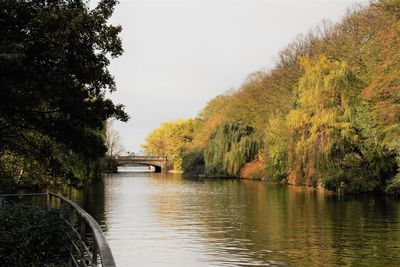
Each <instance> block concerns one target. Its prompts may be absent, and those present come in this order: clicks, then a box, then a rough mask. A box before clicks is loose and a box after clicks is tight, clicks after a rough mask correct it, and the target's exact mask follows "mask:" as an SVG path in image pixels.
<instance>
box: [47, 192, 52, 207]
mask: <svg viewBox="0 0 400 267" xmlns="http://www.w3.org/2000/svg"><path fill="white" fill-rule="evenodd" d="M46 200H47V211H51V195H50V193H47V195H46Z"/></svg>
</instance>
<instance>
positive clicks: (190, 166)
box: [182, 149, 204, 177]
mask: <svg viewBox="0 0 400 267" xmlns="http://www.w3.org/2000/svg"><path fill="white" fill-rule="evenodd" d="M182 170H183V173H184V174H185V176H188V177H189V176H198V175H200V174H203V173H204V156H203V151H201V150H199V149H194V150H190V151H188V152H185V153H183V159H182Z"/></svg>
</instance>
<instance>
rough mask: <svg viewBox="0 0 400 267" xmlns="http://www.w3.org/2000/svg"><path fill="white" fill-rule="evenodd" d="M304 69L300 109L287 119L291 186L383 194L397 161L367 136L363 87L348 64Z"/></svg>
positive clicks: (314, 63) (307, 64)
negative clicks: (386, 180) (381, 191)
mask: <svg viewBox="0 0 400 267" xmlns="http://www.w3.org/2000/svg"><path fill="white" fill-rule="evenodd" d="M302 65H303V67H304V70H305V74H304V76H303V77H302V78H301V79H300V82H299V86H298V88H297V91H296V92H297V94H298V99H297V102H296V107H295V108H294V109H293V110H291V111H290V112H289V114H288V116H287V125H288V128H289V131H290V140H289V181H290V182H292V183H306V184H316V183H320V184H322V185H323V186H325V187H327V188H330V189H334V190H346V191H374V190H379V189H381V187H382V186H383V184H384V183H385V180H384V179H386V178H387V177H385V176H387V175H390V173H391V172H392V171H393V168H392V166H393V157H392V155H391V154H390V153H389V154H388V153H385V150H384V149H379V147H378V146H377V145H376V143H373V142H371V140H369V139H368V138H369V137H368V136H367V135H366V133H368V130H369V129H370V127H369V125H368V123H369V122H368V121H366V118H367V115H368V106H367V105H365V103H364V102H363V101H362V99H361V94H360V92H361V86H362V85H363V83H362V82H361V81H360V80H359V79H357V77H356V76H355V75H354V74H353V72H352V71H351V69H350V68H349V66H348V65H347V64H346V63H345V62H341V61H335V60H329V59H328V58H326V57H325V56H320V57H318V58H317V59H316V60H309V59H307V58H303V59H302ZM383 162H385V163H383Z"/></svg>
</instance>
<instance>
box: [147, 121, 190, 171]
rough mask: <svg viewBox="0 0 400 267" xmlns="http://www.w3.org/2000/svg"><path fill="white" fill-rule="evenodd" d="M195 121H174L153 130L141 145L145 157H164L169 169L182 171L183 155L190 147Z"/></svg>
mask: <svg viewBox="0 0 400 267" xmlns="http://www.w3.org/2000/svg"><path fill="white" fill-rule="evenodd" d="M194 125H195V121H194V120H192V119H188V120H176V121H171V122H165V123H163V124H161V126H160V127H159V128H157V129H155V130H153V131H152V132H151V133H150V134H149V135H148V136H147V138H146V142H145V144H143V145H142V147H143V149H144V152H145V154H146V155H154V156H159V157H166V158H167V160H168V163H169V168H173V169H174V170H175V171H181V170H182V157H183V153H184V152H185V151H186V150H187V149H188V147H189V146H191V142H192V140H193V129H194Z"/></svg>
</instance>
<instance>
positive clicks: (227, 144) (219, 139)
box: [204, 123, 260, 176]
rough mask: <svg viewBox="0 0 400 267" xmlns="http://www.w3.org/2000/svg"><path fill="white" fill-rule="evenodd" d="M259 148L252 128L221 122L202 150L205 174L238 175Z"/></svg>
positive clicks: (254, 156) (256, 153) (253, 157)
mask: <svg viewBox="0 0 400 267" xmlns="http://www.w3.org/2000/svg"><path fill="white" fill-rule="evenodd" d="M259 148H260V144H259V142H258V140H257V139H256V138H255V137H254V130H253V128H251V127H249V126H245V125H243V124H241V123H232V124H222V125H220V126H219V127H218V128H217V129H216V131H215V132H214V133H213V134H212V135H211V137H210V142H209V144H208V146H207V148H206V150H205V151H204V162H205V174H206V175H208V176H238V174H239V171H240V169H241V168H242V167H243V165H244V164H245V163H246V162H249V161H252V160H253V159H255V158H256V156H257V155H258V152H259Z"/></svg>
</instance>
